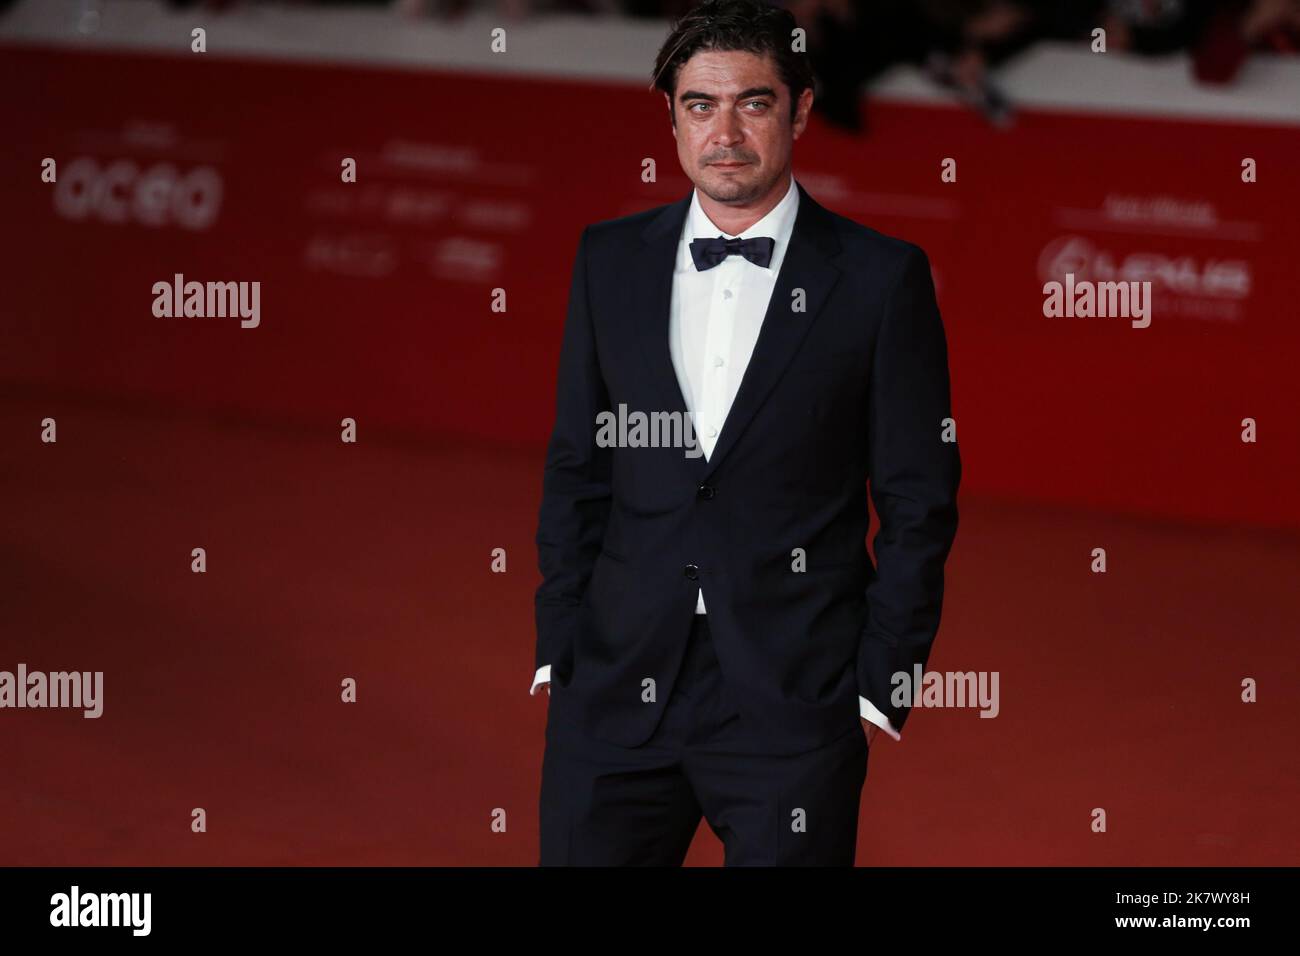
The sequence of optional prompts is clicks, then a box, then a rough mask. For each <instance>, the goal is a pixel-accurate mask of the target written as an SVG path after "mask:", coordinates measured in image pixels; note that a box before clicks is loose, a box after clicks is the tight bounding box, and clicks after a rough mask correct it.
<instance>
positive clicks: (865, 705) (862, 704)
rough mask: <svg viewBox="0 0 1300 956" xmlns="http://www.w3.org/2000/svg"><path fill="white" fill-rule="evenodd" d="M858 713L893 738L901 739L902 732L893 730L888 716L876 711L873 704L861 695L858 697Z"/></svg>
mask: <svg viewBox="0 0 1300 956" xmlns="http://www.w3.org/2000/svg"><path fill="white" fill-rule="evenodd" d="M858 713H859V714H860V715H861V716H862V719H863V720H868V721H870V722H871V723H873V724H875V725H876V726H877V727H879V728H880V729H881V730H883V731H884V732H885V733H887V734H889V736H891V737H893V738H894V739H895V740H900V741H901V740H902V739H903V736H902V734H900V733H899V732H898V731H897V730H895V729H894V725H893V724H891V723H890V722H889V718H888V717H886V716H885V715H884V714H882V713H881V712H880V711H878V710H877V709H876V705H875V704H873V703H872V702H871V701H869V700H867V699H866V698H865V697H862V696H861V695H859V697H858Z"/></svg>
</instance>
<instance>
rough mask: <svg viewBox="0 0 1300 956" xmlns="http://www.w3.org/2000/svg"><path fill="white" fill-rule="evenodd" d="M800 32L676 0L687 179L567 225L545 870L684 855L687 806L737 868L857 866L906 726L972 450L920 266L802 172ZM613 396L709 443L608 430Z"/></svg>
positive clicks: (658, 78) (540, 599)
mask: <svg viewBox="0 0 1300 956" xmlns="http://www.w3.org/2000/svg"><path fill="white" fill-rule="evenodd" d="M794 28H795V23H794V20H793V18H792V17H791V16H790V14H789V13H788V12H786V11H783V10H780V9H777V8H772V7H768V6H766V5H763V4H762V3H757V2H754V0H710V2H706V3H704V4H702V5H701V6H699V7H697V8H695V10H693V11H692V12H690V13H689V14H687V15H686V16H685V17H684V18H682V19H681V20H679V21H678V22H677V23H676V24H675V25H674V29H673V32H672V35H671V36H669V38H668V40H667V42H666V43H665V44H664V46H663V48H662V49H661V51H660V53H659V57H658V61H657V63H656V69H655V84H656V86H657V87H658V88H659V89H660V90H661V91H662V92H663V94H664V98H665V102H666V104H667V107H668V111H669V116H670V118H671V123H672V131H673V136H674V137H675V138H676V141H677V153H678V158H679V160H680V162H681V165H682V168H683V170H685V172H686V174H687V175H688V176H689V177H690V178H691V180H692V181H693V182H694V184H695V188H694V189H693V190H692V192H691V194H690V195H688V196H686V197H684V198H682V199H681V200H680V201H678V202H675V203H673V204H671V205H668V206H662V207H659V208H656V209H651V210H649V211H646V212H642V213H639V214H636V215H632V216H628V217H625V218H622V219H616V220H611V221H607V222H602V223H598V224H596V225H592V226H588V227H587V228H586V229H584V231H583V233H582V238H581V240H580V242H579V246H578V253H577V260H576V263H575V265H574V271H573V281H572V286H571V289H570V295H569V308H568V316H567V319H566V323H565V329H564V336H563V342H562V345H561V353H560V368H559V382H558V388H557V400H556V415H555V426H554V431H553V433H552V435H551V440H550V444H549V446H548V449H547V453H546V469H545V477H544V481H543V495H542V505H541V513H540V518H539V526H538V532H537V545H538V552H539V564H540V567H541V571H542V576H543V581H542V584H541V586H540V587H539V588H538V591H537V601H536V604H537V652H536V663H535V666H536V667H537V668H538V670H537V674H536V678H535V680H534V684H533V687H532V691H531V692H532V693H536V691H537V689H538V687H539V686H541V685H542V684H548V687H547V691H548V693H549V694H550V712H549V714H548V718H547V726H546V752H545V756H544V759H543V766H542V787H541V798H540V818H541V863H542V865H551V864H595V865H634V864H641V865H679V864H680V863H681V862H682V859H683V858H684V857H685V854H686V851H687V848H688V847H689V845H690V842H691V839H692V837H693V835H694V833H695V830H696V829H697V827H698V825H699V821H700V818H701V817H703V818H704V819H706V820H707V821H708V822H709V825H710V827H711V828H712V829H713V831H714V832H715V833H716V834H717V835H718V836H719V837H720V838H721V839H722V841H723V843H724V846H725V851H726V863H727V865H746V864H767V865H772V864H776V865H786V864H801V865H807V864H812V865H826V864H839V865H852V864H853V862H854V858H855V850H856V844H857V820H858V804H859V799H860V795H861V788H862V785H863V782H864V781H865V779H866V764H867V748H868V746H869V744H870V742H871V741H870V739H869V737H868V735H869V734H871V735H873V734H874V733H875V732H876V728H882V729H883V730H884V731H885V733H887V734H888V735H890V736H891V737H893V738H894V739H896V740H897V739H900V735H899V732H900V731H901V730H902V728H903V724H904V722H905V720H906V718H907V715H908V712H909V707H908V704H909V702H908V701H906V700H895V699H894V698H893V697H892V696H891V691H892V689H893V687H892V684H891V677H892V675H893V674H895V673H897V672H903V673H906V674H909V675H910V674H911V673H912V669H913V665H917V664H919V665H921V666H922V667H924V665H925V661H926V659H927V657H928V655H929V651H930V647H931V644H932V643H933V641H934V637H935V633H936V630H937V628H938V625H939V616H940V607H941V604H942V598H943V565H944V561H945V560H946V558H947V555H948V552H949V549H950V547H951V545H952V540H953V537H954V535H955V533H956V524H957V510H956V493H957V485H958V481H959V478H960V462H959V459H958V454H957V447H956V445H955V443H953V442H951V441H945V440H944V439H945V431H946V426H948V425H950V424H951V422H950V421H946V420H950V416H951V410H950V406H949V386H948V368H947V346H946V341H945V337H944V332H943V327H942V324H941V321H940V318H939V313H938V309H937V306H936V303H935V298H934V289H933V285H932V282H931V278H930V269H929V263H928V261H927V259H926V256H925V254H924V253H923V252H922V251H921V250H920V249H919V248H917V247H916V246H913V245H911V244H909V243H906V242H902V241H900V240H897V239H892V238H889V237H886V236H883V235H881V234H879V233H877V232H874V231H872V230H870V229H868V228H866V227H864V226H860V225H858V224H856V223H854V222H852V221H850V220H848V219H845V218H843V217H840V216H838V215H835V214H833V213H831V212H829V211H828V210H826V209H824V208H822V207H821V206H820V205H819V204H818V203H816V202H815V201H814V200H813V199H812V197H811V196H809V195H808V194H807V192H806V191H805V190H804V189H803V187H802V186H800V185H799V184H798V183H797V182H795V181H794V179H793V178H792V174H791V151H792V146H793V142H794V140H795V139H797V138H798V137H799V136H800V135H801V134H802V132H803V130H804V128H805V126H806V124H807V121H808V113H809V109H810V108H811V106H812V100H813V89H812V87H813V77H812V74H811V72H810V70H809V68H808V65H807V58H806V54H804V53H796V52H794V51H793V50H792V49H791V46H792V34H791V31H792V30H794ZM620 413H621V414H622V415H623V416H624V417H625V419H626V420H628V421H630V420H631V416H632V415H634V414H635V413H641V414H643V415H645V416H647V417H648V418H652V419H653V418H654V417H655V416H658V417H659V418H660V420H668V419H672V418H673V417H681V416H688V420H689V421H690V422H691V423H693V426H694V427H693V432H694V433H695V434H698V443H699V444H698V447H692V445H691V443H690V441H689V440H686V441H681V442H677V443H676V447H673V446H672V445H673V443H663V442H658V441H653V440H647V441H637V440H635V439H633V438H631V437H628V438H627V440H626V441H623V442H613V443H611V442H610V441H609V440H608V438H609V435H610V433H611V432H612V431H613V429H609V428H603V430H602V422H604V423H606V424H608V422H609V420H610V419H611V418H612V417H615V416H618V415H619V414H620ZM624 431H626V430H624ZM627 434H628V435H629V436H630V432H627ZM602 436H603V438H602ZM868 478H869V479H870V486H871V494H872V498H873V501H874V502H875V505H876V510H877V513H878V515H879V518H880V530H879V533H878V535H877V537H876V539H875V551H876V555H875V556H876V562H877V566H876V567H873V566H872V563H871V560H870V557H869V556H868V554H867V552H866V548H865V538H866V534H867V530H868V508H867V497H866V495H867V481H868ZM860 721H862V722H865V723H866V724H867V725H868V728H869V729H867V730H864V729H863V725H862V723H860Z"/></svg>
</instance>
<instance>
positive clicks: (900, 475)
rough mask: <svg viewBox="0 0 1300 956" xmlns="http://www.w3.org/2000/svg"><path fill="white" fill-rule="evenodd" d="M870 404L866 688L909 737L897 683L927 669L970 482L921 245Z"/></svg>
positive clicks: (908, 261)
mask: <svg viewBox="0 0 1300 956" xmlns="http://www.w3.org/2000/svg"><path fill="white" fill-rule="evenodd" d="M868 402H869V408H870V413H869V414H870V416H871V417H870V422H869V426H868V427H869V428H870V435H869V445H868V455H869V465H868V468H869V471H868V480H869V482H870V488H871V500H872V503H873V504H874V505H875V509H876V514H877V516H878V518H879V519H880V528H879V531H878V532H877V534H876V537H875V541H874V545H875V557H876V567H875V570H874V571H873V573H872V576H871V580H870V582H869V583H868V585H867V591H866V598H867V620H866V623H865V625H864V626H863V633H862V635H861V639H860V642H859V646H858V692H859V693H860V694H861V695H862V697H863V698H865V699H866V701H867V702H869V703H870V704H871V705H872V707H873V708H874V709H875V710H876V711H878V712H879V713H880V714H883V715H884V717H885V718H886V719H887V721H888V723H889V724H890V725H891V727H892V728H894V729H895V730H896V732H901V731H902V729H903V724H904V723H905V722H906V720H907V716H908V714H909V713H910V710H911V701H910V700H908V701H906V702H905V703H904V704H902V705H898V704H895V703H894V702H893V699H892V690H893V684H892V678H893V675H894V674H895V673H897V672H900V671H901V672H904V673H906V674H908V675H909V677H910V675H911V674H912V671H913V666H914V665H918V664H919V665H920V666H921V668H922V669H924V667H925V662H926V660H927V659H928V657H929V654H930V648H931V645H932V644H933V643H934V638H935V634H936V633H937V632H938V629H939V615H940V611H941V609H942V605H943V566H944V562H945V561H946V560H947V557H948V552H949V550H950V549H951V547H952V542H953V538H954V537H955V536H956V533H957V486H958V483H959V482H960V480H961V459H960V457H959V456H958V453H957V443H956V442H955V441H953V442H945V441H943V440H942V437H941V434H942V430H943V420H944V419H945V418H949V417H951V415H952V409H951V398H950V395H949V383H948V348H947V341H946V339H945V336H944V331H943V323H942V321H941V319H940V317H939V306H938V303H937V302H936V301H935V295H934V283H933V280H932V279H931V276H930V263H929V260H928V258H927V257H926V255H925V253H924V252H923V251H922V250H921V249H920V248H919V247H917V246H911V245H909V247H908V249H907V252H906V254H905V256H904V259H903V262H902V264H901V267H900V270H899V276H898V278H897V279H896V280H895V283H894V288H893V290H892V292H891V293H890V294H889V300H888V302H887V304H886V307H885V314H884V317H883V318H882V320H881V325H880V330H879V332H878V333H877V336H876V342H875V348H874V353H873V356H872V369H871V386H870V395H869V398H868ZM891 736H893V735H892V734H891ZM895 739H897V738H895Z"/></svg>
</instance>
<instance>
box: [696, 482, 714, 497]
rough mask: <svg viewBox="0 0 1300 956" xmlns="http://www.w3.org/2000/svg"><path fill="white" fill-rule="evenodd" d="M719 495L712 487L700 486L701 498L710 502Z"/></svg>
mask: <svg viewBox="0 0 1300 956" xmlns="http://www.w3.org/2000/svg"><path fill="white" fill-rule="evenodd" d="M717 493H718V489H717V488H714V487H713V486H712V485H700V490H699V493H698V494H699V496H700V497H701V498H704V499H705V500H708V499H709V498H712V497H713V496H714V495H716V494H717Z"/></svg>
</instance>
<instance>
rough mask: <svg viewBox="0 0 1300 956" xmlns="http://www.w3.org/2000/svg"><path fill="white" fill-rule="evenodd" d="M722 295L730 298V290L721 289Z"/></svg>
mask: <svg viewBox="0 0 1300 956" xmlns="http://www.w3.org/2000/svg"><path fill="white" fill-rule="evenodd" d="M722 297H723V298H724V299H730V298H731V290H730V289H723V290H722Z"/></svg>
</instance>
